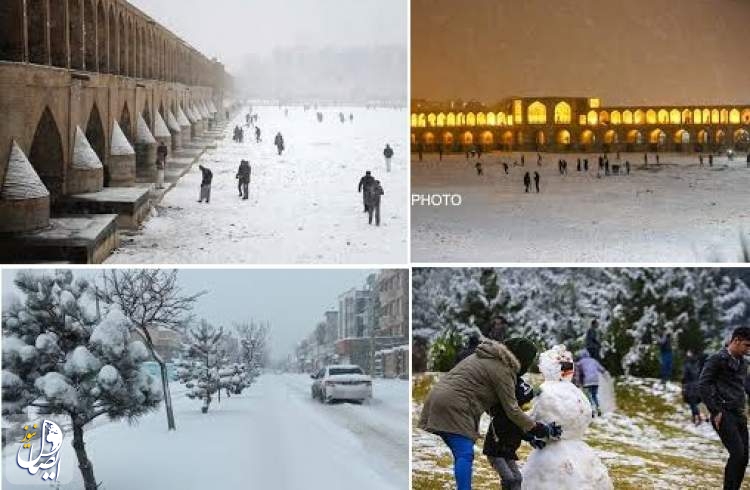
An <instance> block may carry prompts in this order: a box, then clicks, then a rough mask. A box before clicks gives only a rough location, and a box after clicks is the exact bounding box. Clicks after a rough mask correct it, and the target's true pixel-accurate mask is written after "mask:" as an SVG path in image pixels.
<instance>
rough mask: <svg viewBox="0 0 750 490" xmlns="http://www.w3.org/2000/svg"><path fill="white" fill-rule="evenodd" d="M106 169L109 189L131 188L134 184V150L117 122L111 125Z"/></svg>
mask: <svg viewBox="0 0 750 490" xmlns="http://www.w3.org/2000/svg"><path fill="white" fill-rule="evenodd" d="M138 117H140V116H138ZM107 167H108V168H107V170H108V171H109V185H110V186H111V187H131V186H133V185H134V184H135V150H134V149H133V147H132V146H131V145H130V141H128V139H127V138H126V137H125V133H123V132H122V129H121V128H120V125H119V124H118V123H117V121H114V122H113V123H112V138H111V139H110V145H109V158H108V159H107Z"/></svg>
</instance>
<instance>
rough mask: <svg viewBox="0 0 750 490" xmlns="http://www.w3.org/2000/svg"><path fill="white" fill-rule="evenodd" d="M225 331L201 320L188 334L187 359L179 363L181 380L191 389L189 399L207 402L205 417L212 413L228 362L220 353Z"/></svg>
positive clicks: (204, 406) (184, 358)
mask: <svg viewBox="0 0 750 490" xmlns="http://www.w3.org/2000/svg"><path fill="white" fill-rule="evenodd" d="M223 335H224V329H223V328H221V327H219V328H218V329H217V328H216V327H214V326H213V325H211V324H210V323H208V322H207V321H206V320H201V322H200V324H199V325H198V326H196V327H193V328H191V329H189V330H188V332H187V336H188V343H187V346H186V347H185V353H184V357H183V358H182V359H179V360H178V361H177V363H176V364H177V368H178V369H177V379H178V380H179V381H180V382H181V383H184V384H185V387H187V388H188V392H187V393H186V395H187V397H188V398H190V399H191V400H195V399H198V400H203V407H202V408H201V411H202V412H203V413H207V412H208V407H209V406H210V405H211V400H212V396H213V394H214V393H216V392H217V391H218V390H219V387H220V375H219V372H220V370H221V368H222V367H223V363H224V362H225V358H224V356H223V355H222V353H221V352H220V350H219V346H220V342H221V338H222V336H223Z"/></svg>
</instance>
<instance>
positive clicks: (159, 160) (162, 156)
mask: <svg viewBox="0 0 750 490" xmlns="http://www.w3.org/2000/svg"><path fill="white" fill-rule="evenodd" d="M167 155H169V149H168V148H167V145H165V144H164V142H163V141H162V142H161V143H159V146H158V148H156V188H157V189H164V169H165V168H166V166H167Z"/></svg>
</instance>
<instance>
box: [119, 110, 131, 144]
mask: <svg viewBox="0 0 750 490" xmlns="http://www.w3.org/2000/svg"><path fill="white" fill-rule="evenodd" d="M120 129H122V132H123V133H125V137H126V138H127V139H128V141H129V142H130V144H131V145H132V144H133V127H132V123H131V121H130V111H129V110H128V103H127V102H125V105H124V106H123V107H122V113H120Z"/></svg>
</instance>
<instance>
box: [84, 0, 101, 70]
mask: <svg viewBox="0 0 750 490" xmlns="http://www.w3.org/2000/svg"><path fill="white" fill-rule="evenodd" d="M83 20H84V34H85V36H84V39H85V42H84V46H85V53H86V71H96V70H97V69H98V65H97V63H96V8H95V7H94V2H93V0H83Z"/></svg>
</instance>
